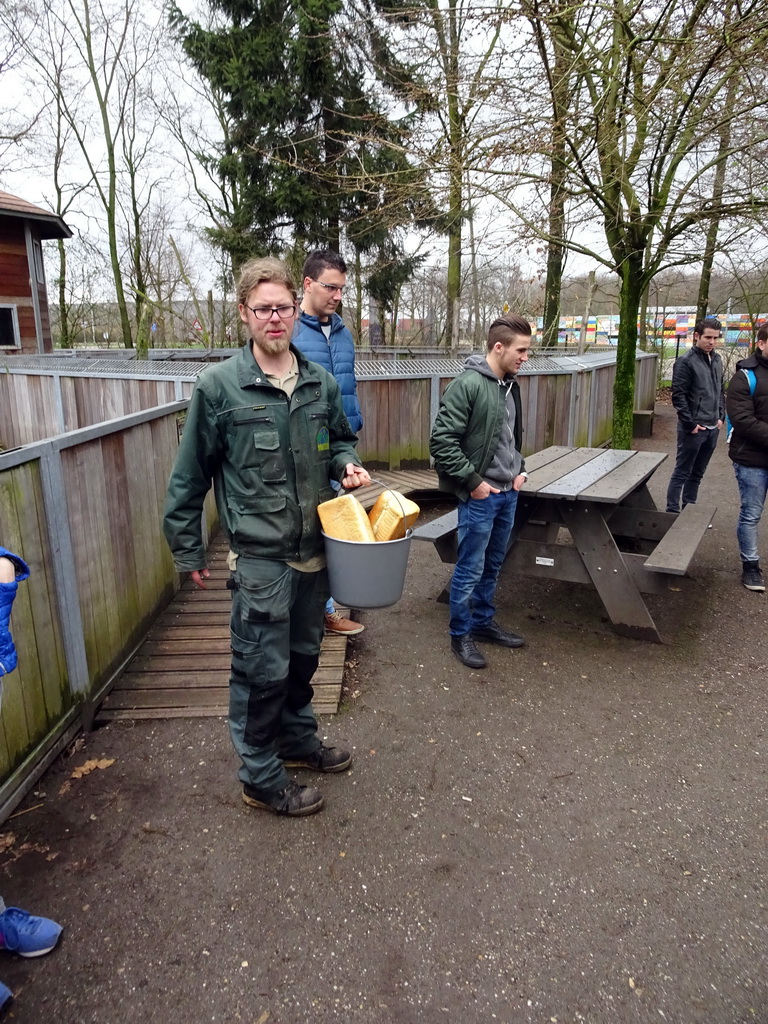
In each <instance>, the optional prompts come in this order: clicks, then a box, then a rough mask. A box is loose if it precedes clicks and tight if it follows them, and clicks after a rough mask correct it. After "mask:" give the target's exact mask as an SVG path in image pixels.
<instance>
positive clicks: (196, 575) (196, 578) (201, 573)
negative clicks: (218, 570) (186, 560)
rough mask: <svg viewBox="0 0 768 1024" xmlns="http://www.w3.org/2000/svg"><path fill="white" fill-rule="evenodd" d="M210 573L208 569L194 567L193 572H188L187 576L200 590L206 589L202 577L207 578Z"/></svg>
mask: <svg viewBox="0 0 768 1024" xmlns="http://www.w3.org/2000/svg"><path fill="white" fill-rule="evenodd" d="M210 575H211V574H210V571H209V570H208V569H195V570H193V572H191V573H190V574H189V578H190V579H191V580H192V582H193V583H194V584H195V586H196V587H199V588H200V590H207V589H208V587H206V585H205V584H204V583H203V577H204V578H205V579H209V578H210Z"/></svg>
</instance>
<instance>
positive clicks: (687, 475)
mask: <svg viewBox="0 0 768 1024" xmlns="http://www.w3.org/2000/svg"><path fill="white" fill-rule="evenodd" d="M719 435H720V431H719V430H718V429H717V428H715V429H714V430H697V431H696V433H695V434H692V433H690V431H688V430H686V429H685V428H684V427H683V426H682V425H681V424H680V423H678V424H677V461H676V462H675V468H674V470H673V472H672V476H671V478H670V481H669V487H668V488H667V512H679V511H680V499H681V497H682V502H683V508H685V506H686V505H695V504H696V498H697V497H698V494H699V484H700V483H701V478H702V477H703V476H704V472H705V470H706V468H707V466H708V465H709V460H710V459H711V458H712V455H713V453H714V451H715V447H716V445H717V439H718V437H719Z"/></svg>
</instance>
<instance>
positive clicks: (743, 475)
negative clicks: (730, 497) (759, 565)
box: [733, 462, 768, 562]
mask: <svg viewBox="0 0 768 1024" xmlns="http://www.w3.org/2000/svg"><path fill="white" fill-rule="evenodd" d="M733 469H734V472H735V473H736V483H737V484H738V485H739V495H740V497H741V509H740V511H739V524H738V526H737V527H736V538H737V540H738V542H739V554H740V555H741V560H742V562H757V561H758V559H759V558H760V555H759V553H758V550H757V524H758V523H759V522H760V516H761V515H762V514H763V505H765V495H766V491H768V469H758V468H757V467H755V466H742V465H740V464H739V463H738V462H734V464H733Z"/></svg>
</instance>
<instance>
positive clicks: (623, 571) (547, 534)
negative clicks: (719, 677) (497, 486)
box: [414, 445, 716, 643]
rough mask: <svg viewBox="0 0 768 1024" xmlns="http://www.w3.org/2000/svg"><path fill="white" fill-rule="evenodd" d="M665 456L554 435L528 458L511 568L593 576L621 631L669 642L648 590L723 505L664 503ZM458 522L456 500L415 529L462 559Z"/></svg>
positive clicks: (687, 557)
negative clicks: (656, 478)
mask: <svg viewBox="0 0 768 1024" xmlns="http://www.w3.org/2000/svg"><path fill="white" fill-rule="evenodd" d="M666 457H667V456H666V453H663V452H632V451H611V450H606V449H604V448H569V447H564V446H560V445H555V446H552V447H551V448H546V449H544V450H543V451H540V452H536V453H535V454H534V455H532V456H530V457H529V458H527V459H526V464H525V468H526V470H527V472H528V474H529V477H528V480H527V482H526V483H525V485H524V486H523V488H522V490H521V491H520V497H519V499H518V505H517V513H516V516H515V525H514V528H513V530H512V535H511V537H510V543H509V548H508V551H507V557H506V561H505V568H507V569H510V570H511V571H513V572H516V573H522V574H525V575H530V576H536V577H539V578H545V579H557V580H565V581H569V582H574V583H587V584H589V583H591V584H592V585H593V586H594V587H595V589H596V590H597V592H598V594H599V595H600V598H601V600H602V602H603V605H604V607H605V610H606V612H607V613H608V616H609V618H610V620H611V622H612V623H613V626H614V628H615V629H616V631H617V632H619V633H621V634H623V635H625V636H632V637H636V638H639V639H643V640H653V641H655V642H657V643H660V642H661V636H660V635H659V631H658V629H657V628H656V625H655V623H654V621H653V618H652V617H651V614H650V611H649V610H648V607H647V605H646V603H645V600H644V598H643V596H642V595H643V594H645V593H659V592H663V591H664V590H666V589H668V588H669V586H670V583H671V582H675V583H678V582H679V577H680V576H682V575H684V574H685V573H686V571H687V569H688V566H689V564H690V561H691V559H692V558H693V555H694V553H695V551H696V548H697V547H698V545H699V542H700V541H701V538H702V537H703V536H704V534H705V533H706V530H707V527H708V526H709V524H710V523H711V521H712V519H713V517H714V515H715V511H716V509H715V508H713V507H712V506H703V505H698V504H697V505H688V506H686V508H685V509H684V510H683V511H682V512H681V513H679V514H676V513H672V512H664V511H661V510H659V509H658V508H657V507H656V504H655V502H654V500H653V498H652V496H651V493H650V491H649V490H648V481H649V480H650V478H651V477H652V476H653V474H654V473H655V472H656V470H657V469H658V467H659V466H660V465H661V463H662V462H663V461H664V459H666ZM456 524H457V513H456V511H455V510H454V511H453V512H451V513H449V514H448V515H447V516H442V517H441V518H440V519H439V520H435V521H434V522H433V523H429V524H427V525H426V526H424V527H420V528H419V529H417V530H416V531H415V533H414V536H415V537H417V538H418V539H420V540H430V541H432V543H434V544H435V547H436V548H437V550H438V552H439V553H440V557H441V558H442V559H443V561H446V562H455V560H456ZM675 577H677V579H675Z"/></svg>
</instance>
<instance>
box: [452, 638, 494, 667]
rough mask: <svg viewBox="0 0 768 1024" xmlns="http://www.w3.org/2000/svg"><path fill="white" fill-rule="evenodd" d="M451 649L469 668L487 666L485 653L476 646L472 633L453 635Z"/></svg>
mask: <svg viewBox="0 0 768 1024" xmlns="http://www.w3.org/2000/svg"><path fill="white" fill-rule="evenodd" d="M451 650H452V651H453V653H454V654H455V655H456V657H457V658H458V659H459V661H460V662H461V664H462V665H466V666H467V668H485V666H486V664H487V662H486V660H485V658H484V657H483V655H482V654H481V653H480V651H478V649H477V648H476V647H475V641H474V640H473V639H472V634H471V633H465V634H464V635H463V636H452V637H451Z"/></svg>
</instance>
